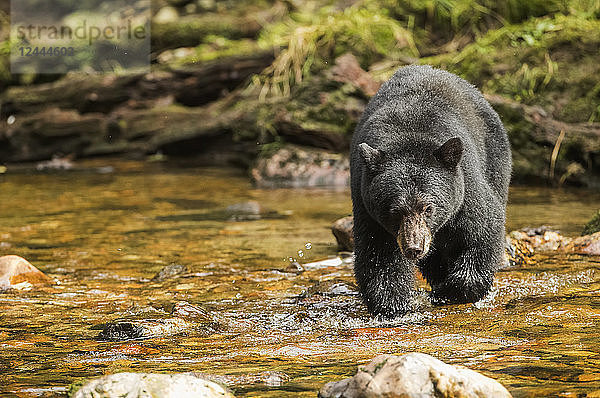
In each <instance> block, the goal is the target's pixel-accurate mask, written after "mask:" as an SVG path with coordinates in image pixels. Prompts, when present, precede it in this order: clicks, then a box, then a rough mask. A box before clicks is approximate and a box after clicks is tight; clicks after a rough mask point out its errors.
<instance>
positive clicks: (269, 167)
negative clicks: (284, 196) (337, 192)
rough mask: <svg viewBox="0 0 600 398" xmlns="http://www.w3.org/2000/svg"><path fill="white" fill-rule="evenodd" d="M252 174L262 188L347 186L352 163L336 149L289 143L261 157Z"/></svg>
mask: <svg viewBox="0 0 600 398" xmlns="http://www.w3.org/2000/svg"><path fill="white" fill-rule="evenodd" d="M251 176H252V179H253V180H254V183H255V184H256V185H257V186H258V187H260V188H278V187H292V188H302V187H319V186H337V187H345V186H347V185H348V182H349V179H350V163H349V161H348V158H347V157H346V156H343V155H340V154H337V153H331V152H327V151H325V150H322V149H313V148H301V147H297V146H292V145H288V146H286V147H284V148H281V149H279V150H278V151H277V152H275V153H274V154H273V155H271V156H270V157H267V158H262V159H260V160H259V161H258V162H257V164H256V166H255V167H254V168H253V169H252V171H251Z"/></svg>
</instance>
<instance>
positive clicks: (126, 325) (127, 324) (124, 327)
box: [98, 318, 194, 341]
mask: <svg viewBox="0 0 600 398" xmlns="http://www.w3.org/2000/svg"><path fill="white" fill-rule="evenodd" d="M193 327H194V325H193V324H191V323H190V322H188V321H186V320H184V319H181V318H169V319H132V320H128V319H121V320H117V321H114V322H109V323H107V324H106V325H104V329H102V331H101V332H100V334H98V340H100V341H127V340H143V339H151V338H157V337H167V336H173V335H176V334H180V333H184V332H186V331H188V330H190V329H193Z"/></svg>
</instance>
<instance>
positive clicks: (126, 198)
mask: <svg viewBox="0 0 600 398" xmlns="http://www.w3.org/2000/svg"><path fill="white" fill-rule="evenodd" d="M109 165H110V166H111V167H112V169H111V170H110V171H108V172H106V171H105V170H106V169H105V168H104V167H106V166H109ZM77 166H78V167H76V168H75V169H74V170H72V171H70V172H66V171H60V172H53V171H50V172H49V171H44V172H35V173H30V172H27V173H19V172H16V171H13V172H11V170H10V169H9V170H8V172H7V173H4V174H3V175H0V185H1V189H2V200H3V206H2V208H1V209H0V219H1V220H2V224H1V225H2V229H0V255H9V254H18V255H20V256H22V257H24V258H26V259H27V260H29V262H30V263H31V264H33V265H34V266H36V267H37V268H38V269H39V270H40V271H43V273H44V274H45V275H46V276H47V277H48V279H46V278H38V279H36V280H31V281H28V280H27V279H26V277H25V276H21V277H20V278H16V279H14V280H13V279H10V278H9V279H8V282H7V283H10V284H14V285H16V286H17V288H13V289H8V290H4V291H3V292H2V293H1V294H0V308H1V311H2V312H1V313H2V323H1V325H0V378H1V379H0V381H1V382H0V393H1V394H3V395H15V394H18V395H20V396H32V397H33V396H54V395H57V394H59V395H65V394H67V387H68V386H70V385H73V390H74V389H75V386H80V385H81V384H82V383H86V382H88V381H90V380H95V379H96V378H99V377H102V376H105V375H111V374H116V373H120V372H129V374H134V375H133V376H124V377H131V378H133V379H135V380H136V381H135V383H137V384H135V383H134V384H135V385H137V386H142V387H143V385H145V384H143V383H146V381H148V380H147V379H148V378H150V379H152V378H153V377H154V376H148V377H145V378H143V380H142V377H141V376H139V374H142V373H143V374H148V375H150V374H187V375H190V377H187V376H181V377H179V376H177V377H174V379H176V380H175V381H176V382H177V383H179V382H180V381H181V380H184V379H185V380H191V383H195V384H194V385H196V384H197V385H198V386H200V385H202V386H206V385H208V384H206V383H204V382H202V381H200V380H206V381H211V382H216V383H217V384H218V385H220V386H224V387H226V389H227V390H228V391H230V392H231V393H232V394H234V395H235V396H239V397H245V396H246V397H249V396H252V397H281V396H283V397H285V396H289V397H297V396H300V397H302V396H306V397H309V396H310V397H315V396H316V395H317V394H318V393H319V391H321V394H322V396H327V395H326V394H328V392H327V391H334V390H335V391H342V390H343V388H346V387H347V386H349V385H350V384H349V383H350V382H349V381H346V382H344V383H346V384H341V385H339V384H338V385H337V386H338V387H339V388H338V389H337V390H336V389H333V390H332V389H330V390H322V389H323V388H324V386H325V385H326V384H327V383H329V382H338V381H342V380H344V379H348V378H354V380H357V379H356V377H358V375H359V374H361V372H362V371H361V370H360V369H369V366H374V367H375V368H377V369H378V370H379V369H383V368H381V367H378V365H377V364H375V365H368V363H369V362H370V361H371V360H373V359H374V358H375V357H377V356H378V355H381V354H393V355H396V356H397V357H401V356H402V355H403V354H406V353H410V352H420V353H423V354H429V355H432V356H434V357H435V358H438V359H439V360H441V361H443V362H444V363H446V364H447V365H463V366H466V367H468V368H470V369H472V370H475V371H478V372H480V373H481V374H483V375H485V376H486V377H490V378H491V379H494V380H496V381H498V382H499V383H501V384H502V385H504V386H505V387H506V388H507V390H508V391H509V393H510V394H512V395H513V396H515V397H526V396H558V395H560V394H562V395H564V396H570V395H571V396H577V395H583V394H592V393H596V391H598V390H600V378H598V377H596V376H597V374H598V373H600V360H599V359H598V357H597V355H596V352H597V351H598V349H599V348H600V347H599V346H598V341H600V339H599V338H598V337H599V336H598V332H597V330H598V328H597V326H598V325H597V322H598V321H597V318H598V314H599V313H600V302H598V300H597V297H598V289H600V287H599V286H600V275H599V274H598V272H597V264H598V257H597V256H594V255H592V254H590V253H587V254H584V253H583V252H581V251H578V250H570V249H569V250H567V248H568V247H571V246H569V245H572V244H573V242H576V240H575V238H576V236H577V235H579V234H580V232H581V229H582V228H583V224H584V223H585V222H586V221H587V220H588V219H589V218H590V217H591V216H592V215H593V214H594V212H595V211H597V204H598V203H600V197H598V195H597V194H593V193H590V192H587V191H568V190H562V191H558V190H550V189H539V188H538V189H532V188H518V187H517V188H513V189H512V191H511V195H510V198H511V199H510V205H509V208H508V226H507V227H508V230H517V231H518V230H520V231H522V232H519V233H520V234H523V236H520V237H517V236H514V234H513V235H510V236H511V237H512V238H513V239H516V238H518V239H517V241H518V242H521V243H522V244H523V245H522V246H521V247H516V248H515V249H518V250H513V251H512V252H511V251H509V252H508V254H509V255H513V256H515V258H519V256H521V257H522V258H523V259H524V260H525V261H521V262H512V263H507V265H506V267H505V268H503V269H502V270H500V272H499V273H498V274H497V277H496V281H495V285H494V288H493V290H492V292H491V293H490V295H489V296H488V297H487V298H486V299H484V300H482V301H481V302H479V303H476V304H472V305H471V304H470V305H456V306H442V307H432V306H431V305H430V304H429V303H428V300H427V286H426V285H425V284H424V283H423V282H419V286H418V287H419V289H420V291H421V293H420V295H421V298H422V303H421V310H420V311H418V312H416V313H412V314H408V315H407V316H405V317H402V318H400V319H396V320H392V321H384V320H378V319H372V318H371V317H369V316H368V314H367V313H366V312H365V310H364V308H363V306H362V304H361V303H360V298H359V297H358V295H357V293H356V287H355V286H354V281H353V276H352V265H351V257H349V256H347V255H341V256H340V255H338V249H337V242H336V240H335V238H334V236H333V235H332V233H331V225H332V223H333V222H334V221H335V220H336V219H338V218H339V217H340V216H343V215H345V214H349V212H350V202H349V195H348V192H347V191H346V190H344V189H341V190H339V189H338V190H331V189H287V188H286V189H271V190H261V189H255V188H253V186H252V185H250V183H249V182H248V180H247V177H246V176H245V175H240V174H237V172H235V171H223V170H216V169H206V168H202V169H197V168H193V167H174V166H172V165H171V166H167V165H165V164H162V163H140V162H110V163H109V164H107V161H106V160H96V161H92V162H90V163H83V164H78V165H77ZM99 170H103V172H99ZM543 224H548V225H550V227H549V228H546V229H536V228H533V229H529V230H527V229H525V230H524V229H523V228H525V227H528V226H529V227H531V226H533V227H537V226H540V225H543ZM553 230H559V231H561V234H560V235H558V234H555V232H552V231H553ZM557 237H559V239H557ZM567 240H569V241H568V242H567ZM536 242H537V243H536ZM540 242H541V246H544V245H546V246H547V247H545V248H544V249H543V250H542V248H541V246H540V245H538V243H540ZM556 242H558V247H556V248H557V250H554V246H556V245H557V243H556ZM513 247H515V246H514V245H513ZM536 247H537V250H536ZM577 247H581V246H577ZM531 248H533V253H531V252H530V251H529V250H530V249H531ZM562 248H564V250H563V249H562ZM519 250H520V252H519ZM511 253H512V254H511ZM519 253H521V254H519ZM323 259H325V260H323ZM22 270H23V271H24V272H21V273H20V274H21V275H23V274H28V273H31V270H29V269H27V268H23V269H22ZM2 280H4V279H2ZM395 361H396V360H395V359H394V360H393V361H392V362H390V363H391V364H395V363H397V362H395ZM386 363H387V362H386ZM398 363H399V362H398ZM433 363H435V361H434V362H433ZM435 364H436V363H435ZM363 366H366V367H364V368H363ZM394 366H396V365H394ZM440 366H441V367H440V368H439V369H447V370H448V372H450V373H448V375H451V374H453V375H455V376H456V375H458V374H460V372H459V373H452V372H454V371H452V370H451V368H445V367H444V366H446V365H443V366H442V365H440ZM392 373H393V372H392ZM136 374H137V375H138V376H135V375H136ZM371 374H372V375H375V374H378V372H374V373H373V372H371ZM439 374H442V373H439ZM364 376H365V375H364V374H363V376H361V377H363V378H364ZM455 376H452V377H455ZM161 377H163V376H160V377H158V379H160V378H161ZM448 377H449V379H448V380H458V379H456V378H455V379H452V377H450V376H448ZM456 377H458V376H456ZM180 379H181V380H180ZM160 380H163V379H160ZM169 380H171V379H169ZM177 380H179V381H177ZM436 380H441V379H440V378H437V379H436ZM163 381H164V380H163ZM171 381H173V380H171ZM175 381H173V382H175ZM74 383H75V384H74ZM132 383H133V382H132ZM203 383H204V384H203ZM444 385H446V386H447V385H453V383H450V384H448V383H446V384H439V383H437V382H436V383H433V384H431V386H433V387H431V388H438V387H439V388H442V387H443V386H444ZM344 386H346V387H344ZM436 386H438V387H436ZM142 387H140V388H142ZM342 387H343V388H342ZM198 388H200V387H198ZM202 388H204V387H202ZM215 388H216V387H215ZM84 391H85V390H84ZM223 391H225V389H223ZM82 394H83V392H82ZM569 394H570V395H569ZM349 396H351V395H349ZM592 396H593V395H592Z"/></svg>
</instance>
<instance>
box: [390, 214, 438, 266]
mask: <svg viewBox="0 0 600 398" xmlns="http://www.w3.org/2000/svg"><path fill="white" fill-rule="evenodd" d="M396 240H397V242H398V246H399V247H400V251H401V252H402V254H403V255H404V257H406V258H407V259H409V260H413V261H415V260H419V259H421V258H423V257H425V255H426V254H427V252H428V251H429V245H430V244H431V231H430V230H429V227H427V223H426V222H425V218H424V217H423V216H421V215H419V214H414V215H410V216H406V217H404V219H403V220H402V224H401V225H400V229H399V230H398V236H397V238H396Z"/></svg>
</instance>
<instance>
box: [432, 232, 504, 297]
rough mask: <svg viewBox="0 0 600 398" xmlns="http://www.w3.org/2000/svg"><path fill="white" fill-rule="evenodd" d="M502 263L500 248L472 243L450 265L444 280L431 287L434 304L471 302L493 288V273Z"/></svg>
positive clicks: (489, 244)
mask: <svg viewBox="0 0 600 398" xmlns="http://www.w3.org/2000/svg"><path fill="white" fill-rule="evenodd" d="M501 262H502V248H501V247H497V245H493V244H491V243H488V244H486V243H471V244H470V245H469V246H468V248H467V249H466V250H464V251H463V252H462V253H461V254H460V255H459V256H458V258H457V259H456V260H455V261H454V262H453V263H451V264H449V269H448V274H447V276H446V278H445V280H443V281H441V282H440V283H438V284H436V285H433V286H432V293H431V301H432V302H433V303H434V304H461V303H474V302H476V301H479V300H481V299H482V298H484V297H485V296H486V294H487V293H488V292H489V290H490V289H491V287H492V284H493V281H494V273H495V271H496V269H497V268H498V266H499V265H500V264H501Z"/></svg>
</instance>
